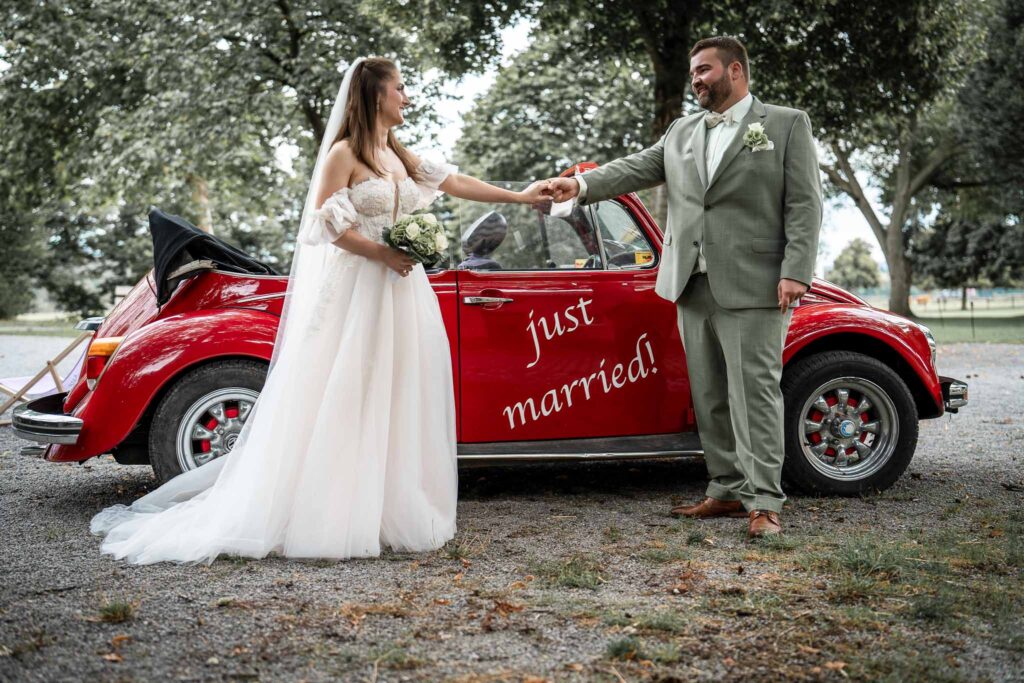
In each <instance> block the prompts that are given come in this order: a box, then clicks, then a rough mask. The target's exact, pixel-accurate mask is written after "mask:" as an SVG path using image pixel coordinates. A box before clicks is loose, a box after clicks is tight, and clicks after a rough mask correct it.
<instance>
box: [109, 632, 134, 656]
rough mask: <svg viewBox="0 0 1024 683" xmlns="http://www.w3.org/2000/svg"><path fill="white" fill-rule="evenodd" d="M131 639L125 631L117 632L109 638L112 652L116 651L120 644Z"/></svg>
mask: <svg viewBox="0 0 1024 683" xmlns="http://www.w3.org/2000/svg"><path fill="white" fill-rule="evenodd" d="M131 639H132V637H131V636H130V635H128V634H127V633H119V634H117V635H116V636H114V637H113V638H111V639H110V647H112V648H114V652H117V651H118V650H119V649H120V648H121V646H122V645H123V644H125V643H127V642H129V641H130V640H131Z"/></svg>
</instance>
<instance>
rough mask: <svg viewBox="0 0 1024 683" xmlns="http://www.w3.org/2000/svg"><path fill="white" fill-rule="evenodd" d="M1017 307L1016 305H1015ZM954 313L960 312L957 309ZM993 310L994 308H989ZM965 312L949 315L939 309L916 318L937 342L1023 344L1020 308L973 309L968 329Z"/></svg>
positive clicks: (1022, 316) (1023, 334) (968, 319)
mask: <svg viewBox="0 0 1024 683" xmlns="http://www.w3.org/2000/svg"><path fill="white" fill-rule="evenodd" d="M1018 310H1019V309H1018ZM957 313H961V312H960V311H957ZM993 313H995V311H993ZM969 315H970V314H969V313H968V314H967V315H966V316H959V315H958V316H956V317H952V316H951V315H949V314H946V313H943V315H942V317H941V318H940V317H938V316H934V317H932V316H929V317H924V316H918V317H917V318H916V320H917V321H918V322H920V323H921V324H922V325H927V326H928V327H929V328H931V331H932V333H933V334H934V335H935V341H937V342H938V343H940V344H953V343H956V342H997V343H1002V344H1024V312H1019V313H1018V314H1017V315H1014V316H1010V315H1006V314H1005V313H1004V312H1003V311H999V315H982V314H980V313H979V312H978V311H977V310H975V316H974V325H973V329H972V325H971V319H970V317H969Z"/></svg>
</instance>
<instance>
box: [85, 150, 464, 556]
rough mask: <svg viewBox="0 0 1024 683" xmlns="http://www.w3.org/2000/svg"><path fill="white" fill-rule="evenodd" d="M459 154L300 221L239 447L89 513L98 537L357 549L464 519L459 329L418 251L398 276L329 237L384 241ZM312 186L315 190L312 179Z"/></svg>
mask: <svg viewBox="0 0 1024 683" xmlns="http://www.w3.org/2000/svg"><path fill="white" fill-rule="evenodd" d="M453 171H454V168H453V167H451V166H448V165H447V164H441V163H428V162H424V163H423V164H422V165H421V166H420V168H419V172H420V174H421V179H420V181H418V182H417V181H415V180H413V179H412V178H406V179H405V180H403V181H401V182H399V183H393V182H391V181H389V180H385V179H381V178H373V179H370V180H367V181H364V182H362V183H359V184H358V185H356V186H354V187H352V188H344V189H342V190H340V191H338V192H336V193H335V194H334V195H333V196H331V197H330V198H329V199H328V200H327V201H325V202H324V204H323V206H322V207H321V208H320V209H318V210H315V211H311V216H310V219H309V220H306V221H305V222H304V224H303V226H302V228H301V230H300V234H299V243H300V249H301V257H300V256H299V254H298V253H297V254H296V258H302V259H303V262H302V264H301V266H302V267H303V268H305V269H306V270H305V271H304V272H306V273H309V272H311V271H312V272H315V273H317V276H316V277H315V278H309V277H305V278H303V279H298V278H296V277H295V276H294V270H293V277H292V283H291V288H290V289H289V293H288V297H289V303H288V309H287V313H286V315H287V316H288V319H287V321H282V323H281V325H282V326H284V325H286V324H287V325H288V327H287V329H286V331H285V333H284V334H280V333H279V336H278V340H277V348H276V349H275V356H274V362H273V364H272V366H271V370H270V373H269V374H268V377H267V382H266V385H265V387H264V388H263V392H262V394H261V395H260V398H259V399H258V400H257V401H256V404H255V407H254V408H253V412H252V414H251V415H250V416H249V419H248V421H247V422H246V424H245V427H244V429H243V431H242V434H241V435H240V438H239V441H238V443H237V445H236V447H235V449H234V450H233V451H232V452H231V453H229V454H228V455H226V456H224V457H222V458H219V459H217V460H214V461H213V462H211V463H210V464H208V465H205V466H203V467H200V468H198V469H196V470H191V471H189V472H185V473H184V474H182V475H180V476H178V477H176V478H174V479H172V480H171V481H169V482H167V483H166V484H164V485H163V486H161V487H160V488H158V489H156V490H155V491H153V492H151V493H150V494H148V495H146V496H144V497H142V498H140V499H139V500H137V501H136V502H135V503H134V504H132V505H131V506H130V507H125V506H123V505H118V506H114V507H111V508H107V509H106V510H103V511H102V512H100V513H99V514H97V515H96V516H95V517H94V518H93V520H92V525H91V528H92V531H93V532H94V533H97V534H103V535H105V536H106V538H105V539H104V541H103V543H102V548H101V550H102V552H103V553H107V554H110V555H113V556H114V557H115V558H119V559H121V558H123V559H126V560H128V561H130V562H132V563H136V564H149V563H153V562H161V561H173V562H212V561H213V560H214V559H215V558H216V557H217V556H218V555H221V554H236V555H244V556H248V557H264V556H266V555H267V554H269V553H278V554H280V555H284V556H286V557H319V558H353V557H369V556H376V555H379V554H380V550H381V546H382V545H386V546H389V547H391V548H393V549H395V550H398V551H425V550H432V549H436V548H439V547H441V546H442V545H444V543H445V542H447V541H448V540H449V539H451V538H452V537H453V536H454V534H455V507H456V497H457V465H456V443H455V439H456V437H455V399H454V392H453V386H452V369H451V356H450V351H449V345H448V337H447V334H446V331H445V326H444V323H443V321H442V319H441V311H440V308H439V306H438V301H437V296H436V295H435V294H434V291H433V289H432V288H431V285H430V282H429V281H428V279H427V275H426V273H425V272H424V270H423V267H422V266H419V265H417V266H416V267H415V268H413V270H412V272H411V274H410V275H409V276H407V277H404V278H403V277H400V276H398V275H397V274H396V273H394V272H393V271H391V270H390V269H388V268H387V267H386V266H385V265H383V264H382V263H380V262H377V261H372V260H369V259H366V258H363V257H361V256H357V255H355V254H352V253H350V252H346V251H344V250H342V249H340V248H338V247H336V246H334V245H332V244H330V242H331V241H333V240H335V239H337V238H338V237H339V236H340V235H341V233H343V232H344V231H345V230H358V231H359V232H360V233H362V234H363V235H364V236H366V237H368V238H370V239H373V240H375V241H378V242H380V241H381V233H382V230H383V229H384V228H386V227H388V226H390V225H392V224H393V223H394V220H395V219H396V218H398V217H402V216H405V215H407V214H409V213H411V212H413V211H415V210H418V209H422V208H425V207H426V206H428V205H429V204H430V203H431V202H432V201H433V200H434V199H435V198H436V197H437V196H438V195H439V194H440V193H439V192H438V190H437V187H438V185H440V184H441V182H442V181H443V180H444V178H445V177H447V175H448V174H449V173H451V172H453ZM311 194H313V193H312V192H311Z"/></svg>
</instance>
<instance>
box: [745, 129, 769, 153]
mask: <svg viewBox="0 0 1024 683" xmlns="http://www.w3.org/2000/svg"><path fill="white" fill-rule="evenodd" d="M743 145H744V146H746V147H749V148H750V151H751V152H770V151H772V150H773V149H775V143H774V142H772V141H771V140H769V139H768V135H767V134H766V133H765V132H764V124H761V123H751V124H750V125H749V126H747V132H746V133H744V134H743Z"/></svg>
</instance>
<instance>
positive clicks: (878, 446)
mask: <svg viewBox="0 0 1024 683" xmlns="http://www.w3.org/2000/svg"><path fill="white" fill-rule="evenodd" d="M800 414H801V415H802V416H803V430H802V433H801V439H800V445H801V450H802V451H803V454H804V457H805V458H807V461H808V462H809V463H810V464H811V465H812V466H813V467H814V468H815V469H816V470H818V471H819V472H821V473H822V474H825V475H826V476H828V477H830V478H833V479H842V480H847V481H849V480H857V479H864V478H865V477H869V476H871V475H872V474H874V473H875V472H877V471H878V470H879V469H881V468H882V466H884V465H885V463H886V462H888V461H889V458H891V457H892V454H893V452H894V451H895V449H896V441H897V437H898V436H899V422H898V421H897V419H896V406H895V404H894V403H893V402H892V399H891V398H889V395H888V394H887V393H886V392H885V391H884V390H883V389H882V388H881V387H879V386H878V385H877V384H875V383H874V382H871V381H870V380H866V379H863V378H861V377H837V378H836V379H832V380H829V381H828V382H825V383H824V384H822V385H821V386H819V387H818V388H817V389H815V390H814V392H812V393H811V395H810V397H809V398H808V399H807V400H806V401H805V402H804V405H803V408H802V410H801V411H800Z"/></svg>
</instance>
